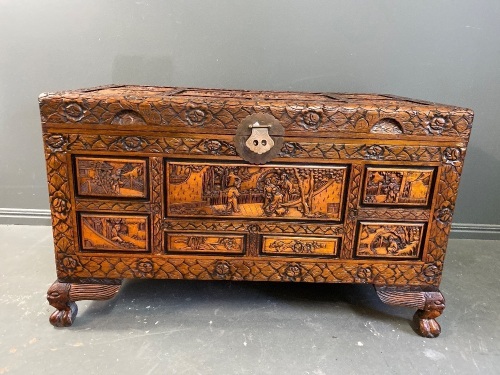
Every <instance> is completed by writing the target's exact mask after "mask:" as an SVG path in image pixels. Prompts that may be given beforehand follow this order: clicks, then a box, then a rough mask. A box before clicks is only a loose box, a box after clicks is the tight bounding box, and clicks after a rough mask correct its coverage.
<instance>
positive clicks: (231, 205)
mask: <svg viewBox="0 0 500 375" xmlns="http://www.w3.org/2000/svg"><path fill="white" fill-rule="evenodd" d="M228 179H229V181H228V188H227V192H226V194H227V204H226V211H232V212H235V213H238V212H241V210H240V208H239V206H238V197H239V196H240V195H241V194H240V190H239V189H240V187H241V179H240V178H239V177H238V176H236V175H234V173H231V174H230V175H229V177H228Z"/></svg>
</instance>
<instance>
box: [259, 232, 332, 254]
mask: <svg viewBox="0 0 500 375" xmlns="http://www.w3.org/2000/svg"><path fill="white" fill-rule="evenodd" d="M262 242H263V243H262V253H263V254H271V255H296V256H298V257H308V256H318V255H319V256H336V255H337V242H338V239H337V238H331V237H330V238H328V237H290V236H286V237H285V236H266V235H265V236H263V241H262Z"/></svg>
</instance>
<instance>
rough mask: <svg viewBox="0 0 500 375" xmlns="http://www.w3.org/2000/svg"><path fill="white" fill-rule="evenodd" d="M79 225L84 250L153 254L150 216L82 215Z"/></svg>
mask: <svg viewBox="0 0 500 375" xmlns="http://www.w3.org/2000/svg"><path fill="white" fill-rule="evenodd" d="M79 224H80V237H81V246H82V250H84V251H114V252H128V251H133V252H146V251H149V233H148V228H149V224H148V216H145V215H123V214H120V215H112V214H106V215H101V214H87V213H81V214H80V215H79Z"/></svg>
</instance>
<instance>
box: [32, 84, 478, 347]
mask: <svg viewBox="0 0 500 375" xmlns="http://www.w3.org/2000/svg"><path fill="white" fill-rule="evenodd" d="M40 111H41V117H42V124H43V136H44V145H45V155H46V162H47V176H48V184H49V194H50V207H51V211H52V224H53V232H54V245H55V257H56V264H57V281H56V282H55V283H54V284H53V285H52V286H51V288H50V289H49V292H48V296H47V298H48V300H49V302H50V304H51V305H52V306H54V307H55V308H56V309H57V310H56V311H55V312H54V314H52V316H51V318H50V321H51V323H52V324H53V325H56V326H68V325H71V324H72V322H73V319H74V317H75V316H76V312H77V308H76V304H75V301H78V300H82V299H107V298H111V297H112V296H114V295H115V294H116V293H117V292H118V289H119V286H120V283H121V280H122V279H125V278H152V279H197V280H251V281H278V282H299V281H301V282H317V283H370V284H373V285H375V287H376V290H377V293H378V295H379V296H380V297H381V299H382V300H383V301H384V302H386V303H389V304H394V305H401V306H408V307H413V308H416V309H417V312H416V314H415V324H416V328H417V330H418V331H419V332H420V333H421V334H422V335H425V336H428V337H433V336H437V335H438V334H439V332H440V328H439V325H438V324H437V322H436V321H435V318H436V317H437V316H439V315H440V314H441V312H442V310H443V309H444V299H443V297H442V295H441V293H440V292H439V290H438V286H439V283H440V281H441V273H442V270H443V261H444V256H445V251H446V245H447V240H448V234H449V232H450V225H451V220H452V215H453V210H454V204H455V199H456V196H457V189H458V183H459V178H460V173H461V171H462V165H463V161H464V156H465V151H466V147H467V142H468V139H469V134H470V130H471V124H472V119H473V113H472V111H471V110H468V109H463V108H457V107H454V106H447V105H441V104H435V103H429V102H424V101H419V100H412V99H407V98H400V97H395V96H391V95H372V94H337V93H292V92H261V91H233V90H205V89H187V88H174V87H141V86H106V87H99V88H92V89H84V90H75V91H67V92H60V93H50V94H42V95H41V96H40Z"/></svg>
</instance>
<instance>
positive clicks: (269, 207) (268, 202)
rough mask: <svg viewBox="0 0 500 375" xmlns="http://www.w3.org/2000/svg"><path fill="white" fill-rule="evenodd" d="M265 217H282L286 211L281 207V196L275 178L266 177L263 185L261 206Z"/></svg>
mask: <svg viewBox="0 0 500 375" xmlns="http://www.w3.org/2000/svg"><path fill="white" fill-rule="evenodd" d="M262 208H263V210H264V214H266V216H272V215H274V214H275V215H277V216H283V215H284V214H286V213H287V209H286V208H285V207H283V194H282V193H281V190H280V188H279V186H278V181H277V178H276V177H274V176H272V177H267V178H266V181H265V185H264V205H263V206H262Z"/></svg>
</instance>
